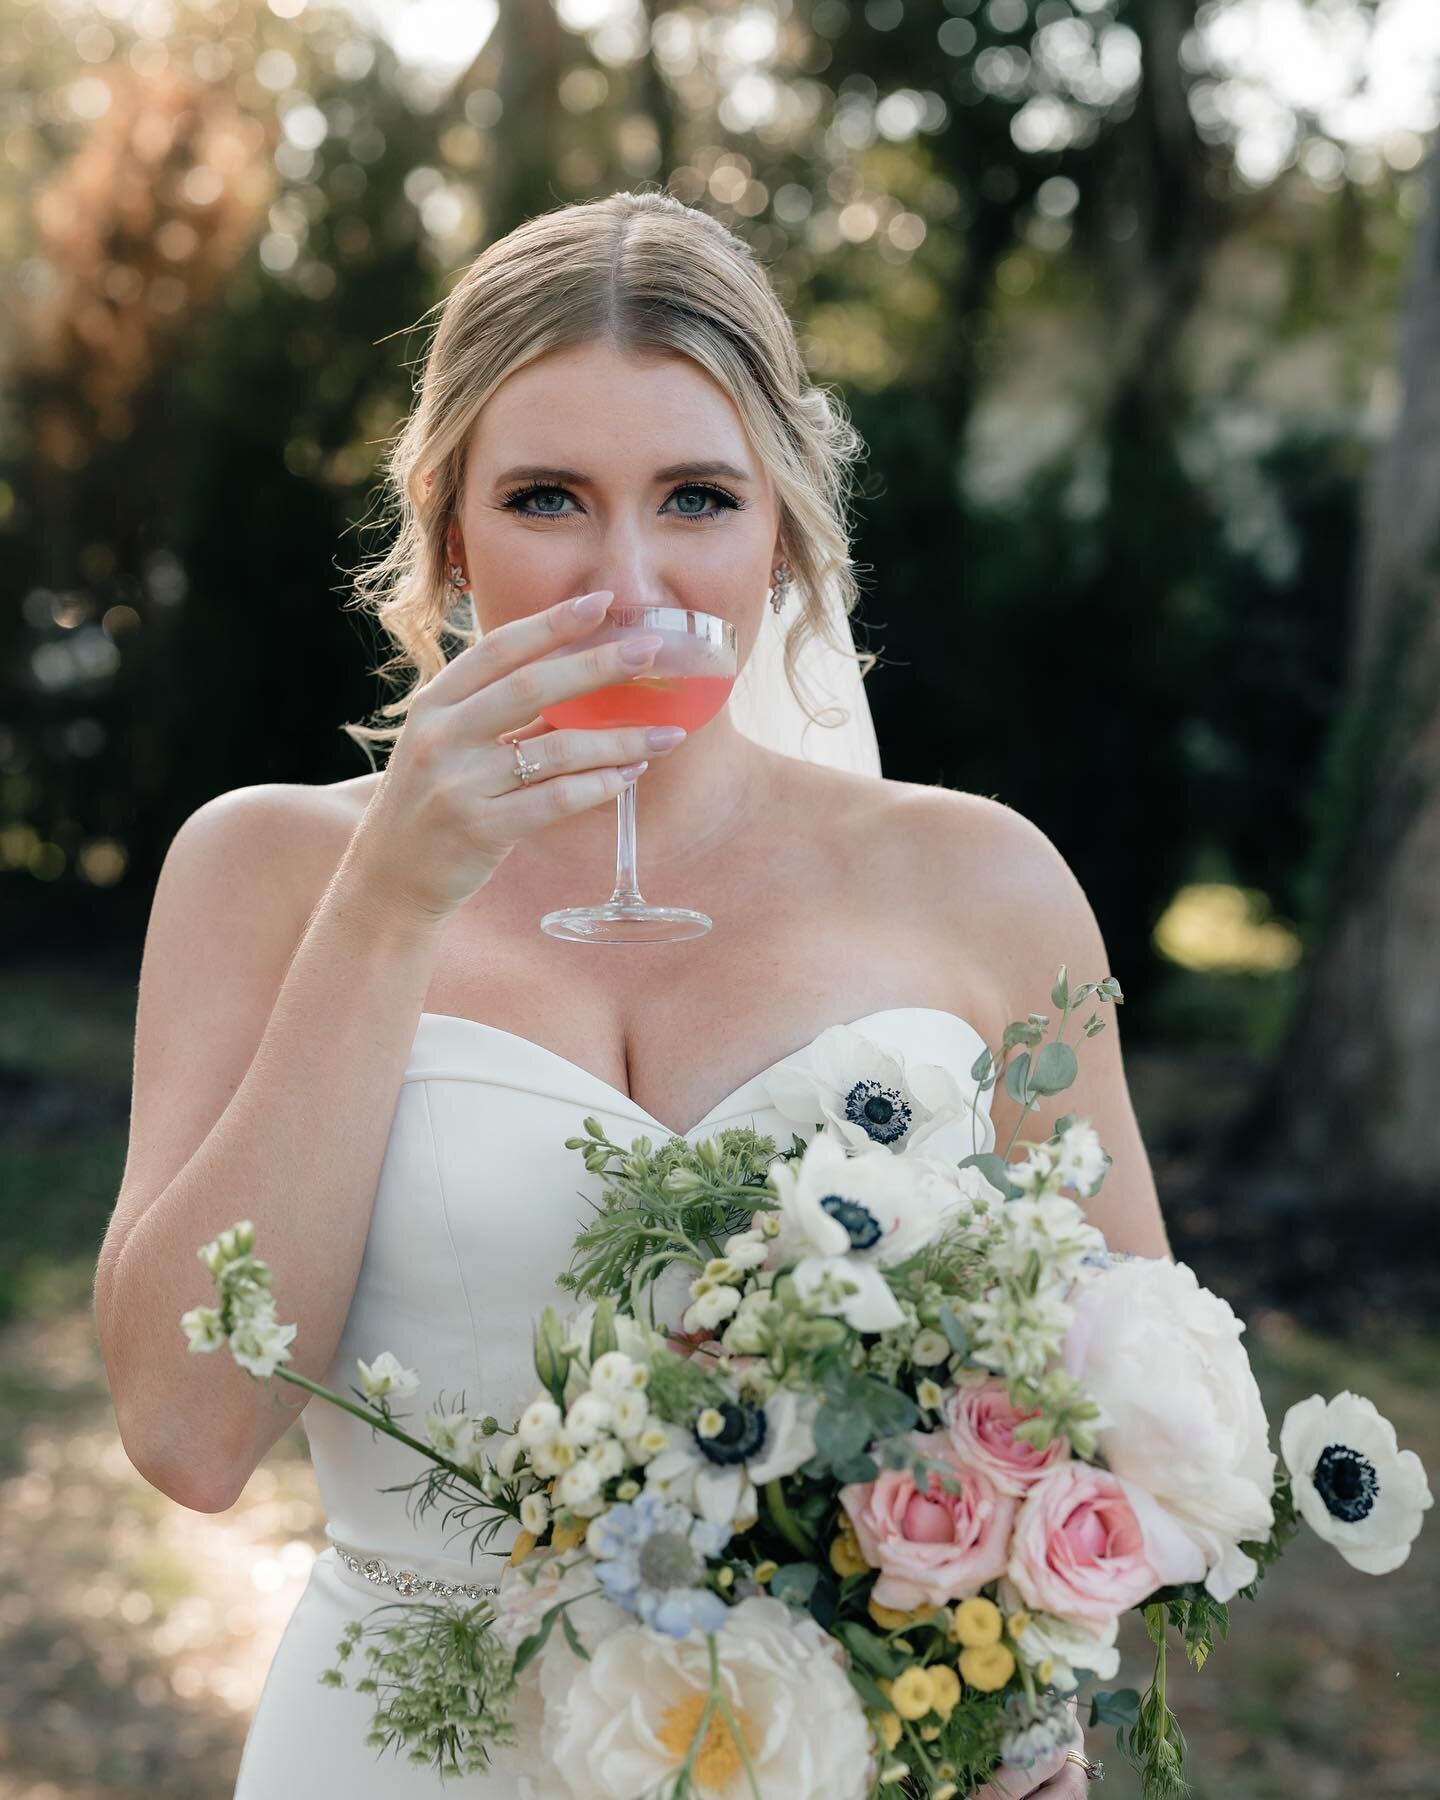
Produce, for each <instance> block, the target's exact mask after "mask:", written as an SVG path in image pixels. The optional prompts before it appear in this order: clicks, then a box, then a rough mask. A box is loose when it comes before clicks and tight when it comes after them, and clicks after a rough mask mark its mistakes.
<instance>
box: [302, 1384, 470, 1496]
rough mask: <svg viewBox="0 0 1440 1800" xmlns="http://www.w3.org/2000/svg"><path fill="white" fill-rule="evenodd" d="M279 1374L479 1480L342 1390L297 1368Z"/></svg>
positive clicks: (454, 1471)
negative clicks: (337, 1390) (323, 1384)
mask: <svg viewBox="0 0 1440 1800" xmlns="http://www.w3.org/2000/svg"><path fill="white" fill-rule="evenodd" d="M275 1374H276V1376H277V1377H278V1378H279V1380H281V1381H288V1382H289V1383H290V1384H291V1385H292V1386H293V1387H298V1388H304V1390H305V1392H306V1393H307V1394H316V1395H318V1396H319V1397H320V1399H322V1400H328V1401H329V1402H330V1404H331V1405H332V1406H338V1407H339V1408H340V1410H341V1412H347V1413H349V1414H350V1415H351V1417H352V1418H356V1419H363V1420H364V1422H365V1423H366V1424H367V1425H369V1426H372V1427H373V1428H374V1429H375V1430H376V1431H383V1432H384V1434H385V1436H386V1437H391V1438H394V1439H395V1441H396V1443H397V1444H408V1445H409V1447H410V1448H411V1449H412V1450H418V1451H419V1453H420V1455H421V1456H423V1457H424V1458H425V1460H426V1461H427V1462H432V1463H438V1464H439V1466H440V1467H441V1468H442V1469H448V1470H449V1472H450V1473H451V1474H452V1475H458V1476H459V1478H460V1479H461V1480H462V1481H464V1482H466V1483H468V1484H469V1486H471V1487H473V1488H477V1489H478V1488H479V1486H480V1484H479V1482H478V1481H477V1480H476V1478H475V1473H474V1471H473V1470H472V1469H462V1468H461V1467H460V1465H459V1463H453V1462H451V1461H450V1460H449V1458H448V1457H444V1456H441V1455H440V1454H439V1453H438V1452H437V1451H436V1450H434V1449H433V1448H432V1447H431V1446H430V1445H429V1444H422V1443H421V1442H420V1440H419V1438H413V1437H411V1436H410V1434H409V1432H408V1431H402V1430H401V1429H400V1427H399V1426H398V1425H396V1424H395V1423H394V1422H393V1421H392V1420H390V1419H387V1418H386V1417H385V1416H384V1415H383V1414H382V1413H373V1412H367V1411H366V1410H365V1408H364V1407H363V1406H356V1405H355V1403H354V1401H352V1400H347V1399H346V1398H345V1396H344V1395H343V1394H337V1393H336V1392H335V1391H334V1389H333V1388H327V1387H321V1385H320V1383H319V1382H318V1381H311V1380H310V1378H309V1376H308V1375H300V1374H298V1373H297V1372H296V1371H295V1370H294V1369H276V1371H275Z"/></svg>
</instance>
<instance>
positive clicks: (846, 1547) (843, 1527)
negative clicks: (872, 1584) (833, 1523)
mask: <svg viewBox="0 0 1440 1800" xmlns="http://www.w3.org/2000/svg"><path fill="white" fill-rule="evenodd" d="M869 1566H870V1565H869V1563H867V1562H866V1560H865V1558H864V1557H863V1556H862V1555H861V1554H860V1540H859V1538H858V1537H856V1535H855V1527H854V1526H853V1525H852V1524H851V1523H850V1521H849V1519H848V1518H844V1519H842V1520H841V1521H840V1526H839V1530H838V1531H837V1532H836V1535H835V1541H834V1543H832V1544H831V1546H830V1567H831V1568H832V1569H833V1570H834V1571H835V1573H836V1574H837V1575H860V1574H863V1572H864V1571H865V1570H866V1569H868V1568H869Z"/></svg>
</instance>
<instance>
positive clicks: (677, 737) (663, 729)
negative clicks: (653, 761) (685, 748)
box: [645, 725, 687, 750]
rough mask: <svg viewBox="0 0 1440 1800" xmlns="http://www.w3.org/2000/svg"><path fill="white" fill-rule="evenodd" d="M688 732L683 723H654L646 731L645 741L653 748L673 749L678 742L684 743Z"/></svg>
mask: <svg viewBox="0 0 1440 1800" xmlns="http://www.w3.org/2000/svg"><path fill="white" fill-rule="evenodd" d="M686 736H687V733H686V731H685V727H684V726H683V725H652V726H651V727H650V729H649V730H648V731H647V732H646V733H645V742H646V744H647V745H648V746H649V748H650V749H652V750H673V749H674V748H675V746H676V744H683V743H684V741H685V738H686Z"/></svg>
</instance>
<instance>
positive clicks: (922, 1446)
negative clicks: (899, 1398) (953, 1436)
mask: <svg viewBox="0 0 1440 1800" xmlns="http://www.w3.org/2000/svg"><path fill="white" fill-rule="evenodd" d="M908 1442H909V1443H910V1445H911V1447H912V1448H913V1449H915V1450H917V1451H919V1453H920V1454H921V1455H922V1456H924V1457H927V1458H928V1459H929V1460H930V1461H931V1462H934V1463H937V1464H939V1465H940V1466H941V1467H942V1468H943V1469H944V1470H945V1471H946V1477H945V1478H947V1479H949V1480H951V1481H953V1482H954V1484H955V1488H956V1490H957V1491H955V1492H953V1493H951V1492H949V1491H947V1489H946V1488H944V1487H943V1486H942V1485H941V1481H942V1477H941V1476H940V1475H939V1474H937V1473H935V1472H934V1471H932V1472H931V1473H930V1474H929V1475H928V1477H927V1479H926V1482H925V1486H924V1487H923V1488H919V1487H917V1486H916V1484H915V1480H914V1478H913V1476H911V1474H910V1473H909V1471H908V1470H904V1469H885V1470H883V1471H882V1472H881V1473H880V1474H879V1475H877V1476H876V1478H875V1479H874V1481H866V1482H853V1483H851V1485H850V1486H849V1487H844V1488H841V1490H840V1504H841V1505H842V1506H843V1507H844V1508H845V1511H846V1512H847V1513H848V1514H849V1515H850V1521H851V1523H852V1524H853V1525H854V1527H855V1535H856V1537H857V1538H858V1539H859V1540H860V1553H861V1555H862V1556H863V1557H864V1558H865V1560H866V1562H867V1563H869V1564H870V1566H871V1568H872V1569H879V1570H880V1571H881V1573H880V1579H879V1580H878V1581H877V1582H876V1583H875V1599H876V1600H877V1601H878V1602H879V1603H880V1605H881V1606H893V1607H894V1608H895V1609H896V1610H897V1611H899V1612H908V1611H909V1610H910V1609H911V1608H912V1607H916V1606H941V1605H943V1604H944V1602H945V1601H947V1600H959V1599H963V1598H964V1597H965V1596H967V1595H969V1594H978V1593H979V1591H980V1589H981V1588H982V1587H983V1586H984V1585H985V1583H986V1582H987V1581H993V1580H995V1578H996V1577H997V1576H999V1575H1002V1574H1003V1573H1004V1571H1005V1563H1006V1558H1007V1556H1008V1555H1009V1549H1010V1528H1011V1526H1012V1525H1013V1524H1014V1521H1015V1508H1016V1503H1015V1501H1014V1500H1013V1499H1011V1498H1010V1496H1009V1495H1007V1494H1002V1493H1000V1492H999V1491H998V1490H997V1489H996V1487H995V1485H994V1483H993V1482H992V1481H991V1480H990V1479H989V1477H988V1476H986V1475H982V1474H981V1473H980V1472H979V1470H977V1469H970V1468H966V1467H965V1465H964V1464H963V1463H961V1462H960V1461H958V1459H957V1458H956V1455H955V1451H954V1448H953V1446H952V1445H951V1443H950V1440H949V1438H948V1437H946V1436H945V1435H944V1433H943V1432H938V1431H937V1432H923V1431H916V1432H912V1433H911V1434H910V1437H909V1439H908Z"/></svg>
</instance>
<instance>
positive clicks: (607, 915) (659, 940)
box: [540, 900, 715, 944]
mask: <svg viewBox="0 0 1440 1800" xmlns="http://www.w3.org/2000/svg"><path fill="white" fill-rule="evenodd" d="M714 922H715V921H714V920H713V919H712V918H711V917H710V915H709V914H708V913H703V912H694V911H692V910H691V909H690V908H689V907H688V906H647V905H646V904H645V902H644V901H643V900H639V901H634V900H607V901H606V902H605V903H604V904H603V905H602V906H563V907H561V908H560V910H559V911H558V912H548V913H546V914H545V915H544V917H543V918H542V919H541V920H540V929H541V930H542V931H544V932H547V933H548V934H549V935H550V936H551V937H557V938H570V939H572V940H574V941H575V942H576V943H581V944H678V943H681V942H682V941H683V940H684V939H685V938H697V937H704V935H705V933H706V932H707V931H709V930H710V928H711V926H712V925H713V924H714Z"/></svg>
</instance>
